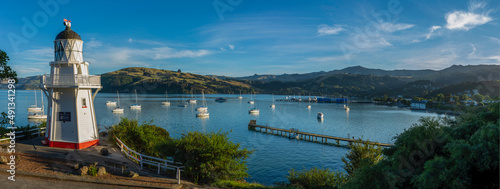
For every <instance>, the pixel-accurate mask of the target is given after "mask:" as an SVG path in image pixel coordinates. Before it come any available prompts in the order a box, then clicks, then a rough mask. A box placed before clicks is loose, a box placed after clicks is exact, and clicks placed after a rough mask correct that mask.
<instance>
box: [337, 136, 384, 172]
mask: <svg viewBox="0 0 500 189" xmlns="http://www.w3.org/2000/svg"><path fill="white" fill-rule="evenodd" d="M349 148H351V151H349V153H348V154H347V155H346V156H345V157H342V162H344V169H345V170H346V171H347V173H348V174H349V176H352V175H354V172H355V171H356V170H357V169H359V168H361V167H363V166H371V165H373V164H376V163H378V162H379V161H380V160H382V147H381V146H378V145H374V144H370V141H363V139H359V140H358V141H356V142H353V143H352V144H351V145H350V146H349Z"/></svg>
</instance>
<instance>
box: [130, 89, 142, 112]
mask: <svg viewBox="0 0 500 189" xmlns="http://www.w3.org/2000/svg"><path fill="white" fill-rule="evenodd" d="M134 92H135V104H132V106H130V109H141V105H140V104H138V103H137V90H134Z"/></svg>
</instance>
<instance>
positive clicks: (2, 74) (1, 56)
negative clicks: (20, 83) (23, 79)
mask: <svg viewBox="0 0 500 189" xmlns="http://www.w3.org/2000/svg"><path fill="white" fill-rule="evenodd" d="M9 60H10V59H9V56H7V53H6V52H4V51H2V50H0V81H2V80H3V79H6V78H11V79H15V80H16V82H17V73H16V71H14V70H12V68H11V67H10V66H7V62H8V61H9Z"/></svg>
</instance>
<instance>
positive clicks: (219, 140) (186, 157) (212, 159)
mask: <svg viewBox="0 0 500 189" xmlns="http://www.w3.org/2000/svg"><path fill="white" fill-rule="evenodd" d="M227 134H228V133H223V132H220V131H219V132H217V133H214V132H211V133H200V132H189V133H187V134H184V135H183V136H182V137H181V138H180V139H179V140H178V142H177V150H176V156H175V159H176V161H180V162H181V163H182V164H183V165H184V166H186V168H185V169H184V171H185V173H186V175H187V176H188V177H189V178H192V179H193V180H194V181H195V182H196V183H199V184H205V183H211V182H214V181H216V180H242V179H244V178H245V177H248V173H246V170H247V167H246V164H245V163H246V162H245V161H244V160H245V159H246V158H247V157H248V156H249V155H250V154H251V153H252V151H249V150H247V149H239V146H240V145H239V144H234V143H233V142H231V141H229V138H228V137H227Z"/></svg>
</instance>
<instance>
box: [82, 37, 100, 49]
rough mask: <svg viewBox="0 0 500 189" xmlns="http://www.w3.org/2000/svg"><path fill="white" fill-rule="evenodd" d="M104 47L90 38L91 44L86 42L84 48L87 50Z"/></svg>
mask: <svg viewBox="0 0 500 189" xmlns="http://www.w3.org/2000/svg"><path fill="white" fill-rule="evenodd" d="M100 46H102V42H101V41H98V40H96V39H95V38H90V41H89V42H86V43H85V44H84V45H83V47H84V48H87V49H92V48H97V47H100Z"/></svg>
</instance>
